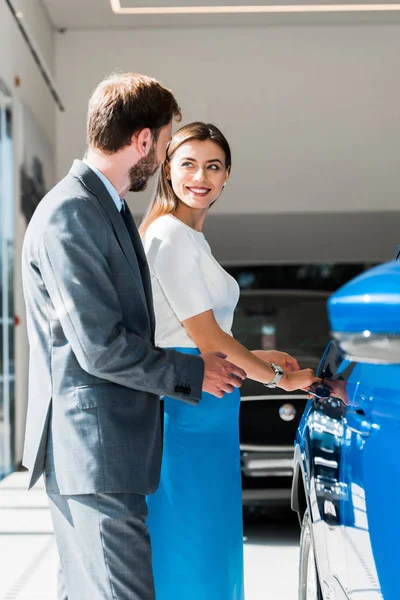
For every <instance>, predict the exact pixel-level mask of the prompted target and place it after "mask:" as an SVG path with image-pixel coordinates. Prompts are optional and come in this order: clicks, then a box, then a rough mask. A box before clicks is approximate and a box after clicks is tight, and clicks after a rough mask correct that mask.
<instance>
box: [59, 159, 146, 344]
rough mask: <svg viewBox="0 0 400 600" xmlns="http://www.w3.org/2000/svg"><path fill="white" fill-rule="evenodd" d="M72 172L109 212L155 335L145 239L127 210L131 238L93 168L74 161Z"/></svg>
mask: <svg viewBox="0 0 400 600" xmlns="http://www.w3.org/2000/svg"><path fill="white" fill-rule="evenodd" d="M70 173H71V174H72V175H74V176H75V177H77V178H78V179H79V180H80V181H81V183H82V184H83V185H84V186H85V188H86V189H87V190H89V192H90V193H92V194H94V195H95V196H96V197H97V199H98V201H99V203H100V204H101V206H102V207H103V209H104V210H105V211H106V213H107V215H108V217H109V219H110V221H111V224H112V227H113V230H114V233H115V236H116V238H117V240H118V243H119V245H120V247H121V250H122V252H123V253H124V255H125V258H126V260H127V261H128V263H129V265H130V267H131V269H132V271H133V274H134V276H135V277H136V280H137V282H138V285H139V289H140V290H141V292H142V294H143V297H144V300H145V301H146V304H147V307H148V311H149V316H150V322H151V327H152V332H153V335H154V326H155V317H154V309H153V299H152V292H151V280H150V272H149V267H148V265H147V259H146V255H145V252H144V248H143V244H142V240H141V239H140V235H139V232H138V230H137V227H136V224H135V222H134V220H133V217H132V214H131V212H130V211H129V209H128V215H129V219H130V220H131V222H132V227H131V229H132V235H129V233H128V230H127V228H126V226H125V223H124V221H123V219H122V217H121V215H120V214H119V212H118V209H117V207H116V206H115V203H114V200H113V199H112V197H111V196H110V194H109V193H108V191H107V189H106V187H105V186H104V185H103V182H102V181H101V180H100V179H99V177H98V176H97V175H96V173H94V172H93V171H92V169H90V167H88V166H87V165H85V163H83V162H82V161H80V160H75V161H74V163H73V165H72V168H71V171H70Z"/></svg>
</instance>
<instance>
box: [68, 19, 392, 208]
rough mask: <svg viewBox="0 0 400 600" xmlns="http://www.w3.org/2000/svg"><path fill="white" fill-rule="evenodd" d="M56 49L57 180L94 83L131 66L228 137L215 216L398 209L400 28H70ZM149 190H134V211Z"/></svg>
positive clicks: (77, 143) (77, 150) (192, 116)
mask: <svg viewBox="0 0 400 600" xmlns="http://www.w3.org/2000/svg"><path fill="white" fill-rule="evenodd" d="M56 47H57V58H56V71H57V73H58V80H59V87H60V90H61V95H62V97H63V99H64V101H65V104H66V108H67V111H66V112H65V113H64V114H58V115H57V172H58V177H62V176H63V175H64V174H65V172H66V171H67V170H68V169H69V166H70V163H71V161H72V159H73V158H74V157H81V156H82V153H83V152H84V149H85V133H84V131H85V116H86V106H87V100H88V97H89V95H90V93H91V91H92V89H93V88H94V86H95V85H96V84H97V82H98V81H99V80H100V79H102V78H103V77H104V76H105V75H107V74H108V73H109V72H110V71H112V70H115V69H118V70H131V71H139V72H144V73H146V74H149V75H152V76H154V77H156V78H158V79H159V80H160V81H162V82H163V83H164V84H165V85H167V86H168V87H171V88H172V90H173V91H174V93H175V94H176V97H177V99H178V101H179V103H180V105H181V107H182V109H183V113H184V122H188V121H191V120H206V121H211V122H214V123H215V124H217V125H218V126H220V127H221V128H222V130H223V132H224V133H225V134H226V135H227V137H228V139H229V141H230V143H231V145H232V149H233V173H232V179H231V181H230V182H229V184H228V187H227V189H226V192H225V194H224V198H223V199H221V201H220V202H219V203H217V205H216V206H215V208H214V209H213V210H214V214H216V213H231V214H232V213H268V212H275V213H285V212H287V211H289V212H291V213H299V212H307V211H318V212H326V211H378V210H379V211H389V210H398V208H399V205H400V202H399V197H400V195H399V191H400V189H399V177H398V172H399V168H398V165H399V157H400V135H399V134H400V102H399V100H400V81H399V76H398V74H399V67H400V26H399V25H387V26H385V25H376V26H371V25H368V26H367V25H365V26H361V25H360V26H356V25H352V26H318V27H315V26H314V27H312V26H299V27H252V28H251V27H247V28H240V27H238V28H198V29H188V28H186V29H185V28H182V29H176V30H171V29H147V30H123V31H112V30H109V31H106V30H104V31H90V32H89V31H74V32H67V33H66V34H64V35H60V36H57V43H56ZM148 198H149V194H147V195H146V194H140V195H135V196H134V197H131V199H130V204H131V207H132V208H133V209H134V211H135V213H136V214H140V213H142V212H143V210H144V208H145V206H146V204H147V202H148Z"/></svg>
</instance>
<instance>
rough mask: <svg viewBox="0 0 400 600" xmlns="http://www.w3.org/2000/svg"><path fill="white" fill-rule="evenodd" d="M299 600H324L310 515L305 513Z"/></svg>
mask: <svg viewBox="0 0 400 600" xmlns="http://www.w3.org/2000/svg"><path fill="white" fill-rule="evenodd" d="M299 600H323V598H322V592H321V586H320V583H319V577H318V571H317V563H316V562H315V553H314V543H313V538H312V534H311V525H310V514H309V512H308V509H307V510H306V512H305V513H304V517H303V523H302V525H301V537H300V568H299Z"/></svg>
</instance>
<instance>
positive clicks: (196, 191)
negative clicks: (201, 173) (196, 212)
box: [186, 186, 211, 198]
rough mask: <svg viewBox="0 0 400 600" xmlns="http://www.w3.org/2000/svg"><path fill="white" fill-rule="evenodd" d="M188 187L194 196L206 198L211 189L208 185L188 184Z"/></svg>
mask: <svg viewBox="0 0 400 600" xmlns="http://www.w3.org/2000/svg"><path fill="white" fill-rule="evenodd" d="M186 189H187V190H189V192H190V193H191V194H193V196H198V197H199V198H204V197H205V196H207V194H208V193H209V192H210V191H211V189H210V188H207V187H198V186H197V187H195V186H191V187H189V186H186Z"/></svg>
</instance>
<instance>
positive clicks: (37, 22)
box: [0, 0, 57, 461]
mask: <svg viewBox="0 0 400 600" xmlns="http://www.w3.org/2000/svg"><path fill="white" fill-rule="evenodd" d="M18 7H19V10H21V11H23V13H24V22H26V27H27V29H28V30H29V34H30V35H31V36H32V38H33V40H34V42H35V46H36V48H37V49H38V50H39V52H40V55H41V56H42V57H43V59H44V60H45V62H46V65H47V67H48V69H49V70H51V71H53V73H54V62H55V61H54V32H53V29H52V27H51V25H50V22H49V20H48V17H47V14H46V13H45V11H44V10H43V8H42V5H41V3H40V2H38V1H37V0H36V1H35V2H32V0H19V3H18ZM17 76H18V77H19V78H20V86H19V87H16V86H15V85H14V78H15V77H17ZM0 79H1V80H2V81H3V82H4V83H5V85H6V86H7V88H8V90H9V91H10V94H11V97H12V105H13V125H14V142H15V186H14V187H15V212H14V215H15V247H14V251H15V256H14V260H15V271H14V273H15V278H14V290H15V295H14V297H15V305H14V312H15V314H16V315H18V316H19V318H20V320H21V323H20V325H19V326H18V327H16V329H15V371H16V390H15V394H16V397H15V403H16V414H15V423H16V432H15V450H16V460H17V461H19V460H20V459H21V457H22V447H23V438H24V428H25V410H26V401H27V386H28V382H27V375H28V340H27V335H26V320H25V306H24V301H23V295H22V284H21V269H20V263H21V246H22V240H23V236H24V233H25V222H24V219H23V217H22V215H21V212H20V200H19V198H20V193H19V160H20V157H21V156H22V155H23V150H24V148H23V144H24V139H25V140H26V138H25V137H24V131H23V122H22V114H23V111H22V110H21V103H23V104H24V105H25V106H26V107H27V108H28V109H29V111H30V112H31V113H32V115H33V117H34V118H35V120H36V121H37V123H38V126H39V127H40V128H41V130H42V131H43V132H44V134H45V135H46V136H47V138H48V139H49V141H50V143H54V141H55V127H56V122H55V114H56V110H57V109H56V106H55V103H54V100H53V98H52V96H51V95H50V92H49V90H48V89H47V87H46V84H45V82H44V81H43V78H42V75H41V74H40V72H39V69H38V67H37V65H36V63H35V61H34V60H33V58H32V56H31V54H30V52H29V49H28V47H27V44H26V42H25V40H24V39H23V37H22V35H21V32H20V31H19V29H18V26H17V24H16V23H15V21H14V18H13V16H12V14H11V12H10V10H9V8H8V6H7V5H6V4H5V2H0ZM49 184H51V185H52V184H53V182H52V181H50V182H49Z"/></svg>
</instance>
